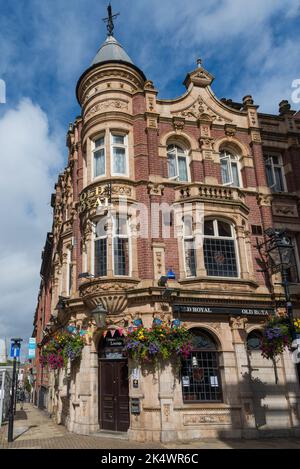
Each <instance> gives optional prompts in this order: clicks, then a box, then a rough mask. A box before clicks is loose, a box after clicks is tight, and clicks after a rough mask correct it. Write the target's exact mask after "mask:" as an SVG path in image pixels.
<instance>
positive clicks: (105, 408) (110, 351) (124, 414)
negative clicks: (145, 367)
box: [99, 330, 130, 432]
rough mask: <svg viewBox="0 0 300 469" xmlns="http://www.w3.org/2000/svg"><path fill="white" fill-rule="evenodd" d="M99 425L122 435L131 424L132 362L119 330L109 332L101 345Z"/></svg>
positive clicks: (101, 341)
mask: <svg viewBox="0 0 300 469" xmlns="http://www.w3.org/2000/svg"><path fill="white" fill-rule="evenodd" d="M99 424H100V428H101V429H103V430H111V431H118V432H126V431H127V430H128V428H129V424H130V418H129V385H128V360H127V358H126V356H125V352H124V336H123V335H122V333H120V332H119V331H118V330H116V331H115V330H114V331H110V330H109V331H108V332H107V334H106V335H105V337H102V339H101V340H100V343H99Z"/></svg>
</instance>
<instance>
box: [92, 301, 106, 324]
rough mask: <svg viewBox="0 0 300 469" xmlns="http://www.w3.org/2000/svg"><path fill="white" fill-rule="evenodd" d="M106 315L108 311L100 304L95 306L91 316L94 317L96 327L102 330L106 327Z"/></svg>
mask: <svg viewBox="0 0 300 469" xmlns="http://www.w3.org/2000/svg"><path fill="white" fill-rule="evenodd" d="M107 314H108V311H107V310H106V309H105V308H104V306H103V304H102V303H101V304H99V305H97V306H96V308H95V309H93V310H92V311H91V315H92V316H93V317H94V319H95V322H96V325H97V326H98V327H99V328H103V327H105V326H106V316H107Z"/></svg>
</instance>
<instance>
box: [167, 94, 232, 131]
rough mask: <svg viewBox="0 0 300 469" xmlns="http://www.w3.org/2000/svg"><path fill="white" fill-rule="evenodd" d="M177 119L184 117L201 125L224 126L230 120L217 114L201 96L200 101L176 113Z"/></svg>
mask: <svg viewBox="0 0 300 469" xmlns="http://www.w3.org/2000/svg"><path fill="white" fill-rule="evenodd" d="M175 114H176V117H177V118H179V117H184V118H186V119H191V118H192V119H196V120H197V121H199V123H201V122H204V123H207V122H208V123H212V122H216V123H220V124H224V123H226V122H229V121H228V119H226V118H224V117H223V116H221V115H220V114H218V113H216V112H215V111H214V110H213V109H211V108H210V107H209V106H207V104H206V103H205V102H204V101H203V99H202V98H201V97H200V96H199V97H198V99H197V100H196V101H195V102H194V103H193V104H192V105H190V106H189V107H187V108H185V109H183V110H182V111H175V112H174V115H175Z"/></svg>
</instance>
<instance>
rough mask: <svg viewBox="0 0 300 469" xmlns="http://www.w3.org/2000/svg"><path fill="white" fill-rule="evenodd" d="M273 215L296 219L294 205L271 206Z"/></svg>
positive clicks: (296, 214) (296, 213) (296, 212)
mask: <svg viewBox="0 0 300 469" xmlns="http://www.w3.org/2000/svg"><path fill="white" fill-rule="evenodd" d="M272 210H273V214H274V215H279V216H284V217H293V218H295V217H298V211H297V207H296V205H273V206H272Z"/></svg>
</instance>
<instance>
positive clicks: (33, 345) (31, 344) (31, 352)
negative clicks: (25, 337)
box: [28, 337, 36, 358]
mask: <svg viewBox="0 0 300 469" xmlns="http://www.w3.org/2000/svg"><path fill="white" fill-rule="evenodd" d="M35 350H36V339H35V337H31V338H30V339H29V343H28V358H35Z"/></svg>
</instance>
